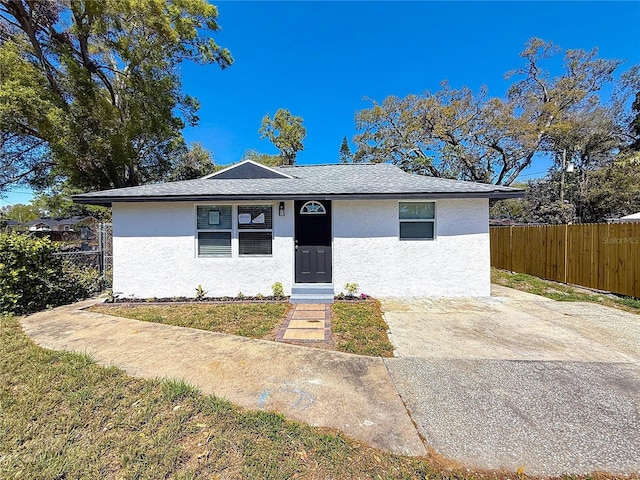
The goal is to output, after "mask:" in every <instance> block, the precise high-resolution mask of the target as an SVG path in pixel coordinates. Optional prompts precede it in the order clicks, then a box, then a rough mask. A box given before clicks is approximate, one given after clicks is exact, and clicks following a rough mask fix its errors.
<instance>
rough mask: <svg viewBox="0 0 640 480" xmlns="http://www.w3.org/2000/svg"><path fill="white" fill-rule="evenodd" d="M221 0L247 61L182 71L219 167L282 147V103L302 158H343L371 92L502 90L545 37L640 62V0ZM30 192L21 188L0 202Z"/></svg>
mask: <svg viewBox="0 0 640 480" xmlns="http://www.w3.org/2000/svg"><path fill="white" fill-rule="evenodd" d="M213 3H215V4H216V5H217V6H218V10H219V23H220V25H221V27H222V31H221V32H218V33H216V34H215V35H214V38H215V40H216V41H217V42H218V43H219V44H220V45H222V46H224V47H227V48H228V49H229V50H230V51H231V53H232V54H233V56H234V58H235V63H234V64H233V65H232V66H231V67H230V68H228V69H227V70H224V71H221V70H220V69H219V68H218V67H217V66H215V65H210V66H205V67H203V66H196V65H193V64H185V65H183V67H182V80H183V89H184V91H185V92H186V93H188V94H190V95H193V96H195V97H197V98H198V99H199V100H200V103H201V109H200V112H199V116H200V124H199V126H198V127H196V128H188V129H187V130H186V131H185V137H186V139H187V141H189V142H194V141H198V142H201V143H202V144H203V145H204V146H205V147H206V148H208V149H209V150H211V151H212V152H213V154H214V158H215V160H216V163H218V164H228V163H233V162H236V161H238V160H239V159H240V158H241V157H242V155H243V153H244V152H245V150H247V149H255V150H258V151H261V152H265V153H276V149H275V148H274V147H273V146H272V145H271V144H270V143H269V142H268V141H267V140H260V139H259V134H258V129H259V128H260V122H261V120H262V117H263V116H264V115H265V114H266V113H270V114H272V115H273V114H274V113H275V111H276V110H277V109H278V108H287V109H289V110H290V111H291V113H293V114H294V115H298V116H301V117H302V118H303V119H304V126H305V127H306V129H307V138H306V139H305V142H304V146H305V148H304V151H302V152H300V153H299V155H298V163H300V164H311V163H335V162H336V161H337V158H338V150H339V148H340V143H341V141H342V137H343V136H345V135H346V136H347V138H348V139H349V140H351V139H352V137H353V135H354V134H355V133H356V129H355V124H354V114H355V112H356V111H358V110H361V109H363V108H367V107H368V106H370V102H369V101H367V100H365V99H364V97H369V98H374V99H376V100H378V101H381V100H383V99H384V98H385V97H386V96H388V95H399V96H404V95H407V94H409V93H422V92H424V91H425V90H431V91H435V90H437V89H438V88H439V84H440V82H441V81H442V80H445V79H446V80H448V81H449V83H450V84H451V85H452V86H453V87H456V88H457V87H461V86H463V85H466V86H468V87H470V88H471V89H473V90H477V89H478V88H479V87H480V86H481V85H486V86H487V87H488V88H489V95H491V96H502V95H503V94H504V93H505V91H506V88H507V86H508V84H509V83H508V82H507V81H506V80H505V79H504V73H505V72H507V71H509V70H511V69H514V68H517V67H519V66H520V65H521V59H520V58H519V56H518V54H519V52H520V51H521V50H522V48H523V46H524V44H525V42H526V41H527V39H529V38H531V37H533V36H537V37H540V38H543V39H545V40H553V41H554V42H555V43H557V44H558V45H560V46H561V47H563V48H565V49H566V48H582V49H585V50H590V49H591V48H593V47H598V48H599V52H600V56H601V57H603V58H622V59H626V60H627V63H625V65H623V67H622V70H626V69H627V68H628V67H629V66H631V65H632V64H635V63H640V29H639V27H638V25H640V2H637V1H635V2H613V1H610V2H591V1H589V2H579V1H573V2H551V1H538V2H506V1H497V2H479V1H477V2H459V1H452V2H364V1H361V2H278V3H274V2H244V1H237V2H225V1H221V2H215V1H214V2H213ZM352 149H353V144H352ZM546 168H547V165H546V164H544V163H542V162H541V163H538V164H534V165H533V166H532V167H531V168H529V169H528V170H526V171H525V172H523V173H524V175H526V177H525V178H530V177H533V176H536V175H537V174H539V173H540V172H542V173H544V171H545V170H546ZM19 191H23V192H24V191H25V190H24V189H19ZM28 199H29V197H28V194H19V193H14V194H11V195H10V196H9V197H8V198H7V199H5V200H4V201H3V200H0V205H3V204H6V203H17V202H25V201H28Z"/></svg>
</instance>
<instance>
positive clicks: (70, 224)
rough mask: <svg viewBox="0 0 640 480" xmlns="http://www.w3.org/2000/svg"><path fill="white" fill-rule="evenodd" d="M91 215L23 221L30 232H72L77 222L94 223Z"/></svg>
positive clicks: (94, 220)
mask: <svg viewBox="0 0 640 480" xmlns="http://www.w3.org/2000/svg"><path fill="white" fill-rule="evenodd" d="M95 222H96V219H95V218H93V217H81V216H73V217H69V218H38V219H37V220H32V221H31V222H27V223H25V225H26V226H27V227H28V228H29V231H30V232H73V231H76V230H78V228H77V227H78V226H79V224H81V225H86V224H89V223H91V224H92V223H95Z"/></svg>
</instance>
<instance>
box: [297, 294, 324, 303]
mask: <svg viewBox="0 0 640 480" xmlns="http://www.w3.org/2000/svg"><path fill="white" fill-rule="evenodd" d="M333 301H334V299H333V295H304V294H300V293H298V294H296V295H293V294H292V295H291V298H290V299H289V302H291V303H333Z"/></svg>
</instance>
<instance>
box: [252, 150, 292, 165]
mask: <svg viewBox="0 0 640 480" xmlns="http://www.w3.org/2000/svg"><path fill="white" fill-rule="evenodd" d="M245 160H251V161H252V162H257V163H261V164H263V165H266V166H267V167H279V166H281V165H287V162H286V159H285V158H284V157H282V156H280V155H269V154H268V153H260V152H258V151H257V150H247V151H246V152H244V155H243V156H242V161H245Z"/></svg>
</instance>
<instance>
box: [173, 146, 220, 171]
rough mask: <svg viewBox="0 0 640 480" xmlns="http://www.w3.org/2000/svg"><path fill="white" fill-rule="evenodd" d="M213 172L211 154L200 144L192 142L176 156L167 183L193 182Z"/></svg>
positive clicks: (213, 166)
mask: <svg viewBox="0 0 640 480" xmlns="http://www.w3.org/2000/svg"><path fill="white" fill-rule="evenodd" d="M215 170H216V166H215V164H214V163H213V158H212V157H211V152H209V150H207V149H206V148H204V147H203V146H202V144H201V143H199V142H194V143H192V144H191V145H190V147H189V148H188V149H187V150H185V151H184V152H182V153H181V154H180V155H179V156H178V158H177V160H176V161H175V163H174V165H173V169H172V171H171V173H170V174H169V176H168V178H167V179H168V180H169V181H177V180H193V179H195V178H201V177H204V176H205V175H208V174H210V173H213V172H214V171H215Z"/></svg>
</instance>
